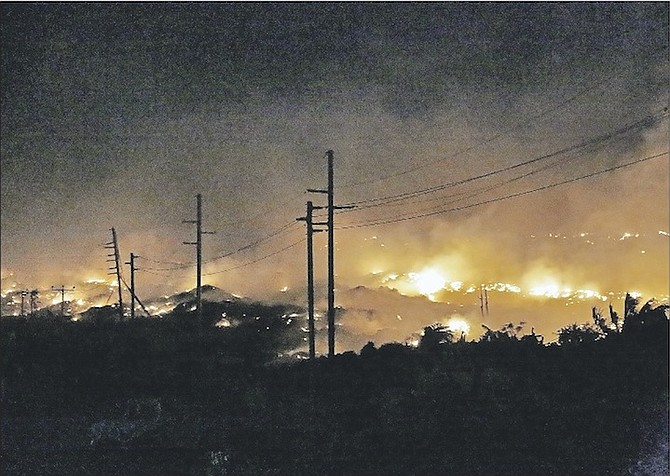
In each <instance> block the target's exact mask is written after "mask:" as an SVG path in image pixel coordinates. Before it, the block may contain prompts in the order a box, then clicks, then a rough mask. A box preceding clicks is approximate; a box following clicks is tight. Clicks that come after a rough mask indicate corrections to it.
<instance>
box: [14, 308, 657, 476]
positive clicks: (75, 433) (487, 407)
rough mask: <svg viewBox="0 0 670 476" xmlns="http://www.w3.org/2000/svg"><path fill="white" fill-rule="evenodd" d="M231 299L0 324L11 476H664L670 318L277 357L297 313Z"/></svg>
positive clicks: (439, 332) (434, 334)
mask: <svg viewBox="0 0 670 476" xmlns="http://www.w3.org/2000/svg"><path fill="white" fill-rule="evenodd" d="M232 305H233V303H228V307H227V308H226V311H225V312H227V313H228V314H227V315H229V316H235V317H234V318H231V320H230V321H229V322H228V323H227V324H225V325H227V327H220V328H217V327H214V326H213V324H215V323H216V322H217V321H219V319H220V318H221V317H220V316H222V312H221V308H218V307H217V308H216V309H213V308H210V309H209V311H211V312H209V315H211V316H215V317H211V318H210V319H209V321H208V322H205V323H203V324H202V325H201V324H200V323H197V322H195V320H194V319H193V313H190V312H188V311H187V309H188V307H184V308H183V309H178V310H177V312H175V313H173V314H171V315H169V316H166V317H165V318H163V319H136V320H134V321H124V322H117V321H116V320H114V319H113V318H105V317H100V318H99V319H94V318H92V319H89V320H86V322H61V321H58V322H57V321H56V320H53V321H50V320H45V319H41V320H37V319H33V320H31V319H5V320H3V322H2V334H1V335H2V398H3V402H2V407H3V421H2V454H3V463H2V464H3V468H2V469H3V471H2V473H3V474H100V475H113V474H124V475H125V474H241V475H259V474H273V475H274V474H276V475H293V474H314V475H328V474H333V475H336V474H337V475H340V474H341V475H351V474H365V475H368V474H380V475H412V474H427V475H442V474H457V475H459V474H462V475H477V474H481V475H495V474H500V475H503V474H504V475H509V474H523V475H532V474H537V475H546V474H556V475H565V474H585V475H586V474H588V475H592V474H599V475H606V474H626V473H628V474H650V473H651V469H654V468H655V470H659V468H660V470H661V471H662V470H667V444H666V447H665V454H666V455H665V457H663V448H662V443H663V442H664V441H665V442H667V425H668V421H667V409H668V408H667V402H668V357H667V356H668V320H667V316H666V314H665V313H664V314H663V319H660V315H658V316H656V317H658V319H656V318H651V319H649V316H648V315H646V318H645V320H644V322H637V323H636V324H632V322H633V320H632V319H636V318H638V317H639V315H640V314H641V313H640V312H636V313H632V314H630V315H629V316H627V318H628V319H629V320H628V321H627V322H628V324H627V325H624V326H620V327H621V329H620V331H616V332H612V333H610V334H608V335H606V336H605V337H603V338H599V339H585V340H572V341H570V342H569V343H566V344H565V345H561V346H558V345H551V346H546V345H542V343H541V342H542V341H541V339H540V338H539V336H534V334H530V335H527V336H521V335H520V334H519V333H518V332H516V331H515V329H516V327H515V326H513V325H512V327H508V326H507V327H504V328H502V329H500V330H493V329H488V331H487V332H485V333H484V335H483V337H482V339H481V340H480V341H479V342H464V341H462V340H459V339H454V336H453V335H450V334H449V333H448V332H447V331H446V330H445V329H444V328H441V327H439V326H432V327H431V328H430V330H429V331H428V332H424V339H423V340H422V343H421V345H420V346H419V348H418V349H414V348H412V347H408V346H406V345H403V344H385V345H382V346H381V347H379V348H377V347H375V346H374V345H373V344H368V345H366V346H365V347H364V348H363V349H361V352H360V354H355V353H353V352H346V353H344V354H341V355H337V356H336V357H335V358H333V359H325V358H322V359H318V360H317V361H314V362H311V361H295V362H293V363H291V364H278V363H276V362H277V360H276V359H277V355H278V353H281V352H284V351H286V350H289V349H293V348H295V347H296V346H297V345H298V344H299V343H300V341H301V339H302V333H301V332H300V331H299V329H298V328H296V326H298V325H299V324H298V323H297V322H296V321H295V320H292V319H291V318H290V317H288V315H289V314H290V312H291V309H287V308H283V307H276V308H261V307H258V306H253V305H249V304H244V303H236V304H234V305H235V306H251V307H244V308H243V309H242V308H240V309H234V308H233V307H231V306H232ZM642 310H643V309H640V311H642ZM214 311H215V312H214ZM206 314H207V313H206ZM642 314H644V313H642ZM241 316H243V317H244V319H242V317H241ZM219 324H220V325H221V323H219ZM664 432H665V433H664ZM659 445H661V446H660V447H659ZM659 448H660V449H659ZM659 474H663V473H662V472H661V473H659Z"/></svg>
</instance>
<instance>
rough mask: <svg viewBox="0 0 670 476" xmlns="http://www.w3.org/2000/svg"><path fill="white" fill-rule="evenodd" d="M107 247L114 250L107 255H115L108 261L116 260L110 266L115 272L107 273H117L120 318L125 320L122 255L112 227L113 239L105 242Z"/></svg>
mask: <svg viewBox="0 0 670 476" xmlns="http://www.w3.org/2000/svg"><path fill="white" fill-rule="evenodd" d="M105 248H107V249H110V250H114V252H113V253H112V254H109V255H107V256H109V257H113V259H108V260H107V261H110V262H114V267H113V268H109V269H110V270H114V272H113V273H107V274H115V275H116V283H117V284H118V290H119V319H120V320H123V290H122V289H121V284H122V282H121V256H120V255H119V242H118V241H117V240H116V230H115V229H114V228H112V241H110V242H109V243H106V244H105Z"/></svg>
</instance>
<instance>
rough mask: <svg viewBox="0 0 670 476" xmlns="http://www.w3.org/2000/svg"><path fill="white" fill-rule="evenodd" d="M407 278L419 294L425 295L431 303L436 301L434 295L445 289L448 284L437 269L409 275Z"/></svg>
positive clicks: (428, 269)
mask: <svg viewBox="0 0 670 476" xmlns="http://www.w3.org/2000/svg"><path fill="white" fill-rule="evenodd" d="M407 276H408V277H409V279H410V280H411V281H412V283H413V284H414V286H415V287H416V290H417V291H418V292H419V294H423V295H424V296H426V297H428V299H430V300H431V301H433V300H435V296H434V294H435V293H436V292H438V291H440V290H441V289H444V286H445V285H446V284H447V280H446V279H445V278H444V277H443V276H442V275H441V274H440V273H439V272H438V271H437V270H436V269H435V268H427V269H424V270H423V271H421V272H419V273H409V274H408V275H407Z"/></svg>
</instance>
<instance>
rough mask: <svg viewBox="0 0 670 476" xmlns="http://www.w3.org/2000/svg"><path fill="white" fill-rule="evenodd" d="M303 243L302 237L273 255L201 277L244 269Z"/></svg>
mask: <svg viewBox="0 0 670 476" xmlns="http://www.w3.org/2000/svg"><path fill="white" fill-rule="evenodd" d="M303 241H305V238H304V237H303V238H301V239H300V240H298V241H296V242H294V243H291V244H290V245H288V246H286V247H284V248H282V249H280V250H277V251H275V252H274V253H270V254H267V255H265V256H262V257H260V258H257V259H255V260H253V261H248V262H246V263H242V264H239V265H237V266H233V267H230V268H226V269H222V270H220V271H213V272H211V273H204V274H203V276H212V275H215V274H221V273H226V272H228V271H233V270H235V269H240V268H244V267H245V266H250V265H252V264H255V263H258V262H259V261H263V260H265V259H268V258H271V257H273V256H276V255H278V254H279V253H283V252H284V251H286V250H288V249H290V248H293V247H294V246H297V245H299V244H300V243H302V242H303Z"/></svg>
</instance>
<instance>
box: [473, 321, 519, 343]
mask: <svg viewBox="0 0 670 476" xmlns="http://www.w3.org/2000/svg"><path fill="white" fill-rule="evenodd" d="M524 325H526V323H525V322H523V321H521V322H520V323H519V325H517V326H515V325H514V324H513V323H512V322H508V323H507V324H505V325H504V326H502V327H501V328H500V329H498V330H493V329H491V328H490V327H489V326H487V325H486V324H482V327H483V328H484V329H485V330H486V332H484V334H482V336H481V337H480V338H479V341H480V342H512V341H514V342H516V341H518V340H519V333H521V331H522V330H523V326H524Z"/></svg>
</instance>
